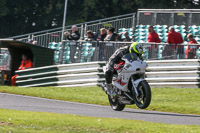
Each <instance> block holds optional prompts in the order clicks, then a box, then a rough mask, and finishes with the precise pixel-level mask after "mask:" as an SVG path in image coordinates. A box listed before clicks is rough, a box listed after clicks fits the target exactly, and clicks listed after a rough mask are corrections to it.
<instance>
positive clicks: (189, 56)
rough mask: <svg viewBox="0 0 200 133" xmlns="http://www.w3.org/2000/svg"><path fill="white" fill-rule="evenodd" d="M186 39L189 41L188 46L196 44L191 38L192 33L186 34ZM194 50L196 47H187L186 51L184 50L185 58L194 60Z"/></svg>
mask: <svg viewBox="0 0 200 133" xmlns="http://www.w3.org/2000/svg"><path fill="white" fill-rule="evenodd" d="M187 38H188V39H189V42H188V44H197V41H196V40H195V39H194V38H193V35H192V33H190V34H188V35H187ZM196 49H197V46H191V45H187V47H186V50H185V54H186V58H187V59H194V58H195V55H196Z"/></svg>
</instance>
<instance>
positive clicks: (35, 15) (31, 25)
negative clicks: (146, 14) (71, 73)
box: [0, 0, 199, 38]
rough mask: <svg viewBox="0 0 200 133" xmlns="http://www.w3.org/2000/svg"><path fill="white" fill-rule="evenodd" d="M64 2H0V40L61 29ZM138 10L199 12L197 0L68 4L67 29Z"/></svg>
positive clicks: (83, 0)
mask: <svg viewBox="0 0 200 133" xmlns="http://www.w3.org/2000/svg"><path fill="white" fill-rule="evenodd" d="M64 2H65V1H64V0H43V1H42V0H15V1H13V0H0V7H1V10H0V38H2V37H9V36H14V35H19V34H25V33H31V32H35V31H41V30H45V29H50V28H56V27H61V26H62V20H63V10H64ZM139 8H155V9H157V8H161V9H162V8H163V9H167V8H180V9H182V8H197V9H198V8H199V1H197V0H162V1H160V0H123V1H122V0H68V10H67V25H69V24H76V23H80V22H85V21H90V20H95V19H101V18H106V17H111V16H117V15H122V14H127V13H132V12H136V11H137V9H139Z"/></svg>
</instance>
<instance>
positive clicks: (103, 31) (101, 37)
mask: <svg viewBox="0 0 200 133" xmlns="http://www.w3.org/2000/svg"><path fill="white" fill-rule="evenodd" d="M106 36H107V30H106V29H105V28H101V29H100V35H99V36H98V38H97V41H104V39H105V38H106Z"/></svg>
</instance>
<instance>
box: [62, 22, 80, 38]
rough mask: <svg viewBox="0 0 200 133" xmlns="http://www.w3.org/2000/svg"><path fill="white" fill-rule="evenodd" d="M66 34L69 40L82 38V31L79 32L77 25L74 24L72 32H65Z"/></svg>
mask: <svg viewBox="0 0 200 133" xmlns="http://www.w3.org/2000/svg"><path fill="white" fill-rule="evenodd" d="M64 35H65V36H66V38H67V39H68V40H79V39H80V33H79V32H78V28H77V27H76V25H73V26H72V33H71V34H70V33H69V32H65V33H64Z"/></svg>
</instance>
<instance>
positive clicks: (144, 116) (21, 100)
mask: <svg viewBox="0 0 200 133" xmlns="http://www.w3.org/2000/svg"><path fill="white" fill-rule="evenodd" d="M0 108H4V109H14V110H25V111H37V112H53V113H62V114H76V115H81V116H93V117H105V118H123V119H131V120H143V121H150V122H159V123H168V124H184V125H200V115H185V114H177V113H167V112H158V111H147V110H139V109H124V110H123V111H119V112H118V111H113V110H112V109H111V108H110V107H107V106H101V105H93V104H84V103H75V102H68V101H60V100H51V99H45V98H38V97H31V96H20V95H14V94H6V93H0Z"/></svg>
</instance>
